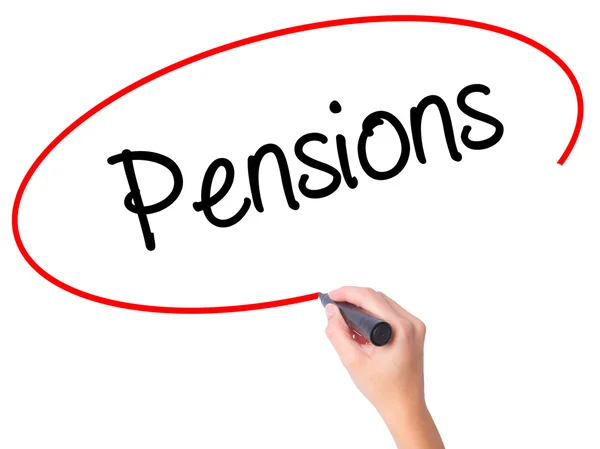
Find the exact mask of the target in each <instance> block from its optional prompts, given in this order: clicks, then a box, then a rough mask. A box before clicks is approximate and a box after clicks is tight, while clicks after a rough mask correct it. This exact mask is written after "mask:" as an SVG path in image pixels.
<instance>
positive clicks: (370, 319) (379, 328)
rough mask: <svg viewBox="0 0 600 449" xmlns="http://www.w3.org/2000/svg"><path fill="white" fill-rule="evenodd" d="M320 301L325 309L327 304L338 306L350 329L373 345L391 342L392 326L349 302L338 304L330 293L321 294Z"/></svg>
mask: <svg viewBox="0 0 600 449" xmlns="http://www.w3.org/2000/svg"><path fill="white" fill-rule="evenodd" d="M319 300H320V301H321V304H322V305H323V307H325V306H327V304H335V305H336V306H338V308H339V309H340V312H341V313H342V316H343V317H344V320H345V321H346V324H348V327H349V328H350V329H352V330H353V331H355V332H357V333H359V334H360V335H362V336H363V337H364V338H365V339H366V340H368V341H369V342H370V343H371V344H373V345H375V346H384V345H386V344H387V343H388V342H389V341H390V340H391V338H392V326H390V325H389V324H388V323H387V322H385V321H383V320H381V319H379V318H377V317H375V316H373V315H372V314H371V313H369V312H367V311H366V310H364V309H362V308H360V307H358V306H355V305H354V304H350V303H348V302H342V301H340V302H336V301H334V300H333V299H331V298H330V297H329V294H328V293H319Z"/></svg>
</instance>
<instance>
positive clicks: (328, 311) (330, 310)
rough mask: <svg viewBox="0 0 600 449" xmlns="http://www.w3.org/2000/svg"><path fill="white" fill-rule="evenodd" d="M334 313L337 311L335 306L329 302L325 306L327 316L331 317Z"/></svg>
mask: <svg viewBox="0 0 600 449" xmlns="http://www.w3.org/2000/svg"><path fill="white" fill-rule="evenodd" d="M334 313H335V306H334V305H333V304H327V305H326V306H325V315H326V316H327V319H330V318H331V317H332V316H333V314H334Z"/></svg>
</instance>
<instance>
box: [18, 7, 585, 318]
mask: <svg viewBox="0 0 600 449" xmlns="http://www.w3.org/2000/svg"><path fill="white" fill-rule="evenodd" d="M378 22H430V23H446V24H451V25H460V26H466V27H471V28H479V29H482V30H486V31H492V32H494V33H498V34H503V35H505V36H508V37H511V38H513V39H517V40H519V41H521V42H523V43H525V44H527V45H530V46H532V47H533V48H535V49H537V50H539V51H541V52H542V53H544V54H545V55H546V56H548V57H550V59H552V60H553V61H554V62H555V63H556V64H558V65H559V66H560V68H561V69H562V70H563V71H564V72H565V73H566V74H567V76H568V77H569V80H570V81H571V83H572V84H573V88H574V89H575V95H576V97H577V121H576V123H575V129H574V130H573V135H572V136H571V140H570V141H569V145H568V146H567V149H566V150H565V151H564V153H563V154H562V156H561V157H560V159H559V160H558V163H559V164H560V165H562V164H564V163H565V161H566V160H567V158H568V157H569V155H570V154H571V151H572V150H573V147H574V146H575V142H576V141H577V138H578V137H579V132H580V130H581V124H582V122H583V94H582V93H581V88H580V87H579V83H578V82H577V78H575V75H574V74H573V72H572V71H571V69H570V68H569V67H568V66H567V64H565V63H564V62H563V60H562V59H560V58H559V57H558V56H557V55H556V54H555V53H553V52H552V51H551V50H550V49H548V48H546V47H544V46H543V45H542V44H540V43H538V42H536V41H534V40H533V39H530V38H528V37H527V36H523V35H522V34H519V33H516V32H514V31H511V30H507V29H506V28H501V27H498V26H495V25H490V24H487V23H482V22H475V21H472V20H465V19H457V18H451V17H437V16H411V15H393V16H370V17H353V18H348V19H338V20H328V21H325V22H316V23H310V24H307V25H298V26H294V27H291V28H284V29H282V30H277V31H271V32H269V33H264V34H259V35H257V36H252V37H248V38H245V39H241V40H238V41H235V42H231V43H229V44H225V45H222V46H220V47H216V48H213V49H211V50H207V51H205V52H202V53H199V54H197V55H194V56H191V57H189V58H186V59H184V60H182V61H179V62H176V63H175V64H172V65H170V66H168V67H165V68H163V69H161V70H158V71H156V72H154V73H152V74H150V75H148V76H146V77H144V78H142V79H141V80H139V81H136V82H135V83H133V84H130V85H129V86H127V87H125V88H124V89H122V90H120V91H119V92H117V93H115V94H114V95H112V96H110V97H108V98H107V99H106V100H104V101H102V102H101V103H99V104H97V105H96V106H94V107H93V108H92V109H90V110H89V111H87V112H86V113H85V114H83V115H82V116H81V117H79V118H78V119H77V120H75V121H74V122H73V123H71V124H70V125H69V126H68V127H67V128H66V129H65V130H64V131H63V132H62V133H60V134H59V135H58V136H57V137H56V138H55V139H54V140H53V141H52V142H51V143H50V145H48V146H47V147H46V149H45V150H44V151H43V152H42V154H40V155H39V157H38V158H37V159H36V160H35V162H34V163H33V165H32V166H31V167H30V168H29V170H28V171H27V174H26V175H25V178H24V179H23V181H22V182H21V185H20V186H19V190H18V191H17V196H16V198H15V202H14V205H13V212H12V228H13V235H14V237H15V242H16V243H17V246H18V248H19V251H21V254H22V255H23V257H24V258H25V260H26V261H27V263H29V265H31V267H32V268H33V269H34V270H35V271H37V272H38V274H39V275H40V276H42V277H43V278H44V279H46V280H47V281H50V282H51V283H52V284H54V285H56V286H58V287H60V288H62V289H63V290H65V291H67V292H69V293H72V294H74V295H77V296H81V297H82V298H85V299H89V300H90V301H95V302H99V303H101V304H106V305H109V306H113V307H120V308H123V309H132V310H140V311H144V312H157V313H187V314H190V313H225V312H241V311H245V310H257V309H266V308H270V307H279V306H285V305H290V304H296V303H300V302H305V301H310V300H312V299H317V293H311V294H308V295H303V296H296V297H293V298H288V299H280V300H276V301H268V302H260V303H255V304H241V305H235V306H222V307H163V306H151V305H144V304H133V303H129V302H122V301H116V300H114V299H108V298H103V297H101V296H96V295H93V294H91V293H87V292H84V291H82V290H78V289H76V288H74V287H71V286H70V285H67V284H65V283H64V282H62V281H60V280H58V279H56V278H55V277H53V276H52V275H51V274H49V273H48V272H46V271H44V269H43V268H41V267H40V266H39V265H38V264H37V263H36V262H35V261H34V260H33V259H32V258H31V256H30V255H29V253H28V252H27V250H26V249H25V247H24V246H23V242H22V240H21V235H20V233H19V206H20V204H21V199H22V197H23V193H24V192H25V188H26V187H27V184H28V183H29V180H30V179H31V177H32V176H33V174H34V173H35V171H36V170H37V168H38V167H39V166H40V164H41V163H42V162H43V160H44V159H45V158H46V156H48V154H50V152H51V151H52V150H53V149H54V148H55V147H56V146H57V145H58V144H59V143H60V142H61V141H62V140H63V139H64V138H65V137H67V136H68V135H69V134H71V133H72V132H73V131H74V130H75V129H77V127H78V126H79V125H81V124H82V123H83V122H85V121H86V120H88V119H89V118H90V117H92V116H93V115H94V114H96V113H97V112H99V111H101V110H102V109H104V108H105V107H107V106H108V105H109V104H111V103H113V102H114V101H116V100H118V99H119V98H121V97H123V96H124V95H126V94H128V93H129V92H132V91H134V90H135V89H137V88H138V87H141V86H143V85H144V84H147V83H149V82H150V81H153V80H155V79H157V78H160V77H161V76H163V75H166V74H167V73H171V72H173V71H175V70H177V69H180V68H182V67H185V66H186V65H188V64H191V63H193V62H196V61H200V60H202V59H206V58H208V57H210V56H214V55H217V54H219V53H224V52H226V51H228V50H233V49H234V48H238V47H243V46H245V45H249V44H253V43H255V42H260V41H264V40H268V39H273V38H275V37H280V36H286V35H288V34H295V33H301V32H303V31H310V30H316V29H320V28H329V27H336V26H342V25H353V24H358V23H378Z"/></svg>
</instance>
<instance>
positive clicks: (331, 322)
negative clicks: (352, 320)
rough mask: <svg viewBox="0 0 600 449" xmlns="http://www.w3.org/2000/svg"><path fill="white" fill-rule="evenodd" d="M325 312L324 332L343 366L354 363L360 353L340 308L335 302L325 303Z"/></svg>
mask: <svg viewBox="0 0 600 449" xmlns="http://www.w3.org/2000/svg"><path fill="white" fill-rule="evenodd" d="M325 314H326V315H327V320H328V322H327V328H326V329H325V334H326V335H327V338H328V339H329V341H330V342H331V344H332V345H333V348H334V349H335V351H336V352H337V353H338V356H339V357H340V360H341V361H342V363H343V364H344V366H345V367H346V368H348V367H349V366H351V365H354V364H355V363H356V362H357V361H358V360H359V358H360V356H361V355H362V354H361V351H360V349H359V347H358V343H356V341H354V339H353V338H352V330H351V329H350V328H349V327H348V325H347V324H346V321H344V317H343V316H342V313H341V312H340V309H339V308H338V307H337V306H336V305H335V304H327V306H326V307H325Z"/></svg>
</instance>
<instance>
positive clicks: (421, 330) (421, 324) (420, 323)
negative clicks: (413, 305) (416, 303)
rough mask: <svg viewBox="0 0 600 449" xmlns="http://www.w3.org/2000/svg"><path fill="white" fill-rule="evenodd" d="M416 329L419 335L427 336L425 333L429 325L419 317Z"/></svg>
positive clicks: (416, 321) (416, 320)
mask: <svg viewBox="0 0 600 449" xmlns="http://www.w3.org/2000/svg"><path fill="white" fill-rule="evenodd" d="M415 331H416V332H417V334H418V335H420V336H423V337H424V336H425V333H426V332H427V326H425V323H424V322H423V321H421V320H420V319H418V318H416V319H415Z"/></svg>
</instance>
